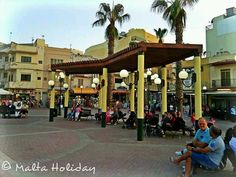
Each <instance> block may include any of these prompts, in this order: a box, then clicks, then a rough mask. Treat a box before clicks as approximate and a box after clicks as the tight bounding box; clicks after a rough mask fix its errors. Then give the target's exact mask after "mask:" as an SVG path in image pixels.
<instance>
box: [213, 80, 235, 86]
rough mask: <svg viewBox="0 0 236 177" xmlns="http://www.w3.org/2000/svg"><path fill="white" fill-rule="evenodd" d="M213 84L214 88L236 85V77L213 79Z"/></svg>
mask: <svg viewBox="0 0 236 177" xmlns="http://www.w3.org/2000/svg"><path fill="white" fill-rule="evenodd" d="M211 85H212V88H225V87H236V78H234V79H216V80H212V82H211Z"/></svg>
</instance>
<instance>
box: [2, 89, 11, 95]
mask: <svg viewBox="0 0 236 177" xmlns="http://www.w3.org/2000/svg"><path fill="white" fill-rule="evenodd" d="M0 95H13V93H12V92H9V91H7V90H4V89H0Z"/></svg>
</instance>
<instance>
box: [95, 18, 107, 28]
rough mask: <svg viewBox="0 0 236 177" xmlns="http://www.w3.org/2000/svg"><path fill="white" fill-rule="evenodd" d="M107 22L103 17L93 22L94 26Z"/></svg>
mask: <svg viewBox="0 0 236 177" xmlns="http://www.w3.org/2000/svg"><path fill="white" fill-rule="evenodd" d="M105 23H106V21H104V20H103V19H99V20H96V21H95V22H93V24H92V27H94V26H103V25H104V24H105Z"/></svg>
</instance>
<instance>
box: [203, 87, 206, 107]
mask: <svg viewBox="0 0 236 177" xmlns="http://www.w3.org/2000/svg"><path fill="white" fill-rule="evenodd" d="M202 91H203V94H204V101H203V104H204V105H205V104H207V95H206V91H207V86H205V85H204V86H203V87H202Z"/></svg>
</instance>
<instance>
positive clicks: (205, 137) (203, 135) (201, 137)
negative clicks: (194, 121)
mask: <svg viewBox="0 0 236 177" xmlns="http://www.w3.org/2000/svg"><path fill="white" fill-rule="evenodd" d="M194 139H195V140H197V141H200V142H204V143H206V144H209V143H210V141H211V136H210V133H209V128H207V129H206V130H204V131H203V130H201V129H199V130H198V131H197V133H196V134H195V136H194Z"/></svg>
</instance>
